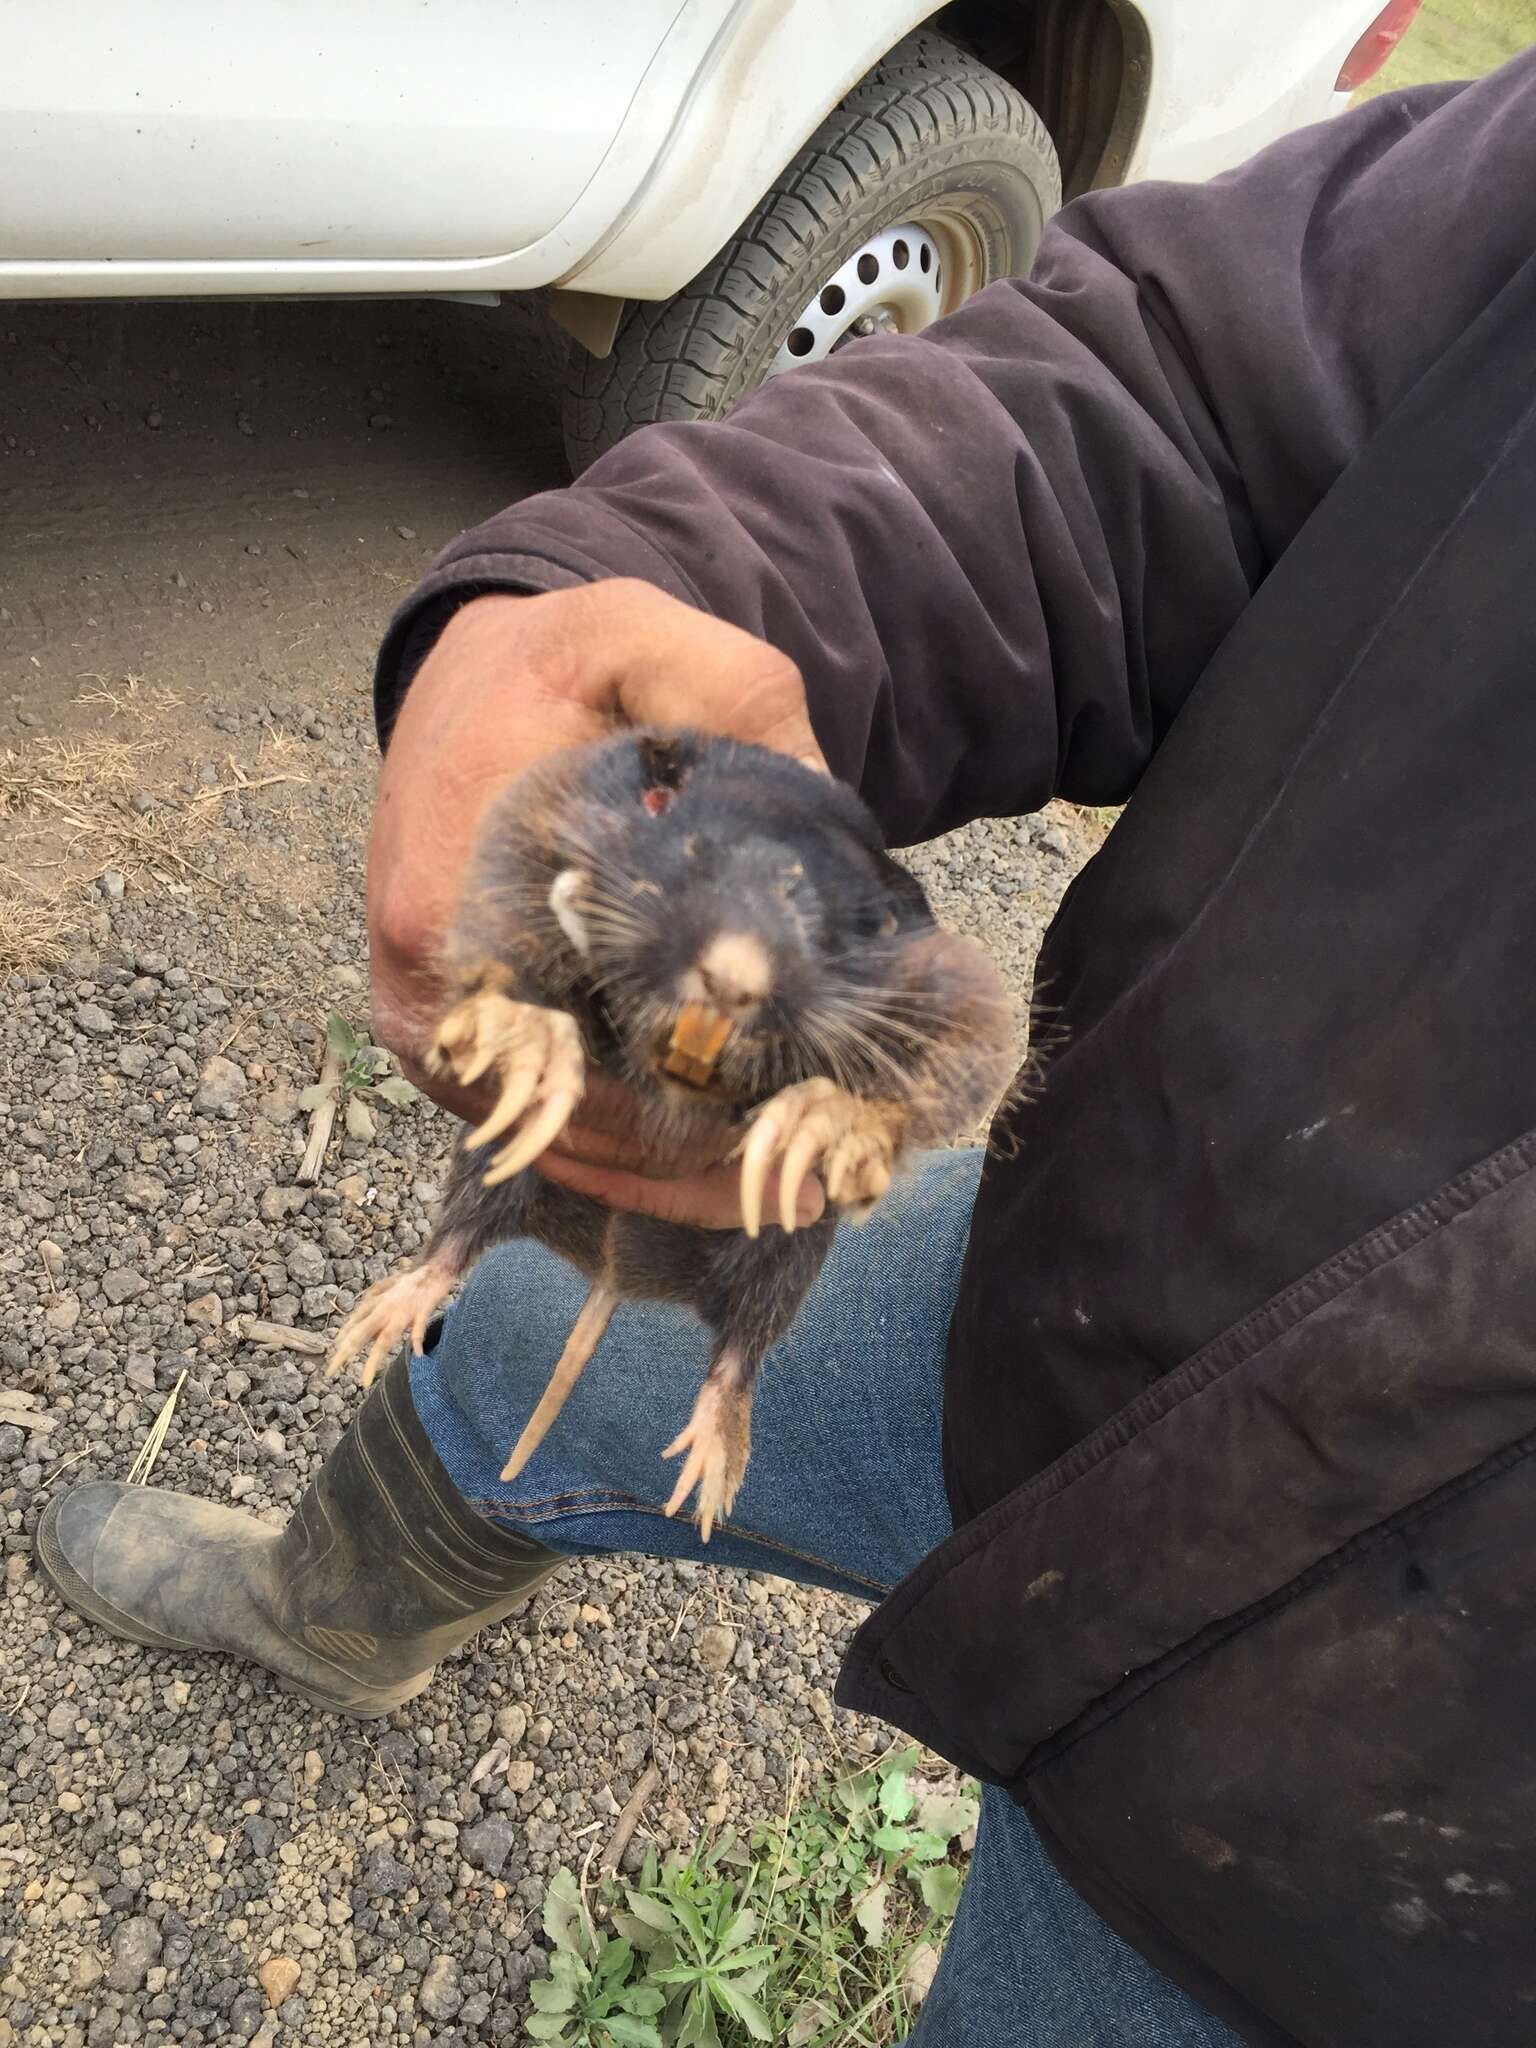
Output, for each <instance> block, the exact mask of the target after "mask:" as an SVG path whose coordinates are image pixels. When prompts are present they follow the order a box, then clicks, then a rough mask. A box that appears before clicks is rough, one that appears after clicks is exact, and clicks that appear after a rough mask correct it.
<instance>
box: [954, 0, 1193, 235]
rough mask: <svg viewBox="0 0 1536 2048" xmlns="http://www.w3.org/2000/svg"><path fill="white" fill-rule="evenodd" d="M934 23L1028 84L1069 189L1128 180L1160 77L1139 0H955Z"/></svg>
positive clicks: (1065, 191) (1016, 81) (1069, 195)
mask: <svg viewBox="0 0 1536 2048" xmlns="http://www.w3.org/2000/svg"><path fill="white" fill-rule="evenodd" d="M931 25H932V26H933V27H935V28H939V29H942V30H943V31H944V33H945V34H946V35H948V36H952V37H953V38H954V40H955V41H956V42H957V43H963V44H964V45H965V46H966V47H967V48H968V49H970V50H972V51H973V52H974V53H975V55H976V56H978V57H979V58H980V59H981V60H982V62H983V63H984V64H989V65H990V66H991V67H992V69H993V70H994V71H996V72H999V73H1000V74H1001V75H1002V76H1003V77H1004V78H1006V79H1007V81H1008V83H1009V84H1010V85H1012V86H1016V87H1017V88H1018V90H1019V91H1020V92H1021V93H1023V95H1024V97H1025V98H1026V99H1027V100H1028V101H1029V103H1030V105H1031V106H1032V107H1033V108H1034V109H1035V112H1036V113H1037V114H1038V115H1039V116H1040V118H1041V120H1042V121H1044V123H1045V125H1046V127H1047V128H1048V129H1049V130H1050V135H1051V140H1052V141H1053V142H1054V143H1055V145H1056V154H1057V156H1058V157H1059V158H1060V160H1061V190H1062V197H1063V198H1064V199H1075V198H1076V197H1077V195H1078V193H1080V192H1088V191H1091V190H1093V189H1094V188H1095V187H1096V186H1100V185H1118V184H1120V183H1121V181H1122V180H1123V179H1124V177H1125V173H1126V167H1127V166H1128V164H1129V163H1130V160H1131V152H1132V150H1133V149H1134V148H1135V145H1136V137H1137V135H1138V134H1139V133H1140V130H1141V123H1142V118H1143V115H1144V114H1145V112H1146V105H1147V94H1148V92H1149V90H1150V89H1151V82H1152V42H1151V37H1150V36H1149V34H1148V32H1147V26H1146V23H1145V22H1144V21H1143V20H1142V18H1141V16H1140V14H1138V13H1137V11H1136V9H1135V8H1134V7H1133V6H1132V5H1131V4H1130V0H951V4H950V5H949V6H947V7H945V8H943V9H941V10H940V12H939V13H937V14H936V15H934V16H933V17H932V19H931Z"/></svg>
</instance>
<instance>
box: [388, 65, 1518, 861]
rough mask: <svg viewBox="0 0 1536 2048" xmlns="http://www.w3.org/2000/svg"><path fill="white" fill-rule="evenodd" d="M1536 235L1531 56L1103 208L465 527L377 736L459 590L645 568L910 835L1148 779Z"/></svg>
mask: <svg viewBox="0 0 1536 2048" xmlns="http://www.w3.org/2000/svg"><path fill="white" fill-rule="evenodd" d="M1533 241H1536V53H1531V54H1528V55H1527V56H1526V57H1524V58H1522V59H1518V60H1516V62H1515V63H1513V64H1511V65H1509V66H1506V67H1505V69H1504V70H1503V71H1502V72H1501V73H1498V74H1496V75H1495V77H1494V78H1492V79H1491V80H1487V81H1484V82H1482V83H1481V84H1478V85H1474V86H1467V87H1438V88H1431V89H1427V90H1425V91H1421V92H1415V93H1412V94H1407V95H1400V96H1395V97H1391V98H1388V99H1383V100H1379V101H1377V102H1375V103H1373V104H1372V105H1371V106H1370V107H1368V108H1365V109H1363V110H1361V111H1359V112H1356V113H1354V114H1351V115H1347V116H1345V117H1343V118H1341V119H1339V120H1337V121H1334V122H1330V123H1325V124H1323V125H1322V126H1321V127H1318V128H1314V129H1311V130H1308V131H1306V132H1305V133H1302V134H1299V135H1296V136H1293V137H1290V138H1288V139H1287V140H1285V141H1284V142H1282V143H1280V144H1278V145H1276V146H1275V147H1273V148H1271V149H1269V150H1268V151H1266V152H1265V153H1264V154H1263V155H1261V156H1260V157H1258V158H1256V159H1255V160H1254V162H1253V163H1251V164H1250V165H1248V166H1246V167H1245V168H1244V169H1242V170H1240V171H1238V172H1236V173H1233V174H1231V175H1229V176H1228V177H1226V178H1223V179H1219V180H1217V181H1215V182H1214V183H1212V184H1209V185H1205V186H1173V185H1161V186H1158V185H1143V186H1136V187H1131V188H1129V189H1127V190H1125V191H1121V192H1113V193H1105V194H1100V195H1096V196H1093V197H1090V198H1088V199H1086V200H1083V201H1080V202H1078V203H1077V204H1076V205H1075V206H1073V207H1071V208H1069V209H1068V211H1067V213H1066V214H1065V215H1064V216H1063V217H1062V219H1061V221H1060V222H1059V223H1058V224H1056V225H1055V226H1053V227H1052V228H1051V229H1050V230H1049V232H1048V233H1047V236H1046V240H1045V244H1044V246H1043V248H1042V251H1041V255H1040V259H1039V262H1038V264H1037V266H1036V269H1035V272H1034V274H1033V277H1032V279H1031V280H1030V281H1029V282H1028V283H1022V284H1005V285H999V286H995V287H993V288H992V289H991V290H989V291H987V292H985V293H983V294H982V295H981V296H980V297H979V298H978V299H976V300H974V301H973V302H972V303H971V304H970V305H969V306H967V307H966V308H964V309H963V310H962V311H961V312H960V313H958V314H957V315H956V316H954V318H952V319H951V320H949V321H948V322H946V323H944V324H943V325H942V326H941V327H939V328H938V329H936V330H934V331H933V332H932V333H931V334H929V335H927V336H924V337H921V338H919V339H915V340H887V341H882V340H872V341H869V342H866V343H862V344H860V345H859V346H857V347H856V348H854V349H852V350H850V351H849V352H848V353H847V354H846V355H843V356H840V357H838V358H836V359H834V360H832V361H831V362H828V363H826V364H824V365H819V366H816V367H814V368H807V369H802V370H798V371H796V372H795V373H794V374H793V376H792V377H790V378H788V379H784V380H781V381H779V382H778V383H776V384H774V385H771V386H770V387H768V389H767V390H765V391H763V392H762V393H760V394H758V395H757V396H755V397H753V398H751V399H749V400H748V401H746V402H745V403H744V404H743V405H741V406H740V407H739V408H738V409H737V411H736V412H735V413H734V414H733V415H732V416H731V418H730V419H729V420H728V421H725V422H723V423H720V424H716V425H711V426H708V427H697V426H683V427H675V428H654V429H649V430H647V431H645V432H643V433H641V434H639V435H636V436H635V437H634V438H632V439H631V440H629V441H627V442H625V443H623V444H622V445H621V446H620V447H619V448H618V449H616V450H615V451H614V452H613V453H612V454H610V455H609V456H607V457H606V458H605V459H604V460H603V461H601V462H600V463H598V464H597V465H596V466H595V467H594V468H593V469H592V470H591V471H590V472H589V473H588V475H587V477H586V478H584V479H583V480H582V481H581V482H580V483H579V484H577V485H576V486H574V487H572V488H570V489H568V490H564V491H555V492H549V493H546V494H544V495H542V496H539V497H536V498H532V499H529V500H527V501H525V502H524V503H523V504H521V505H518V506H515V507H513V508H512V509H511V510H509V511H507V512H504V513H502V514H500V515H499V516H498V517H497V518H495V519H492V520H491V521H489V522H488V523H487V524H486V525H484V526H482V527H480V528H478V529H477V530H475V531H473V532H471V533H469V534H467V535H465V536H464V537H462V538H461V539H460V540H459V541H457V542H455V543H454V545H453V546H452V547H451V548H449V549H448V551H447V552H446V554H445V555H444V556H443V557H442V558H441V559H440V561H439V563H438V564H437V565H436V567H435V568H434V569H433V571H432V572H431V574H430V575H429V576H428V578H427V579H426V581H425V582H424V584H423V585H422V586H421V588H420V589H419V590H418V592H417V593H416V594H415V596H414V597H413V598H412V599H411V600H410V601H409V603H408V604H407V605H406V606H405V607H404V609H403V610H402V612H401V613H400V615H399V616H398V617H397V619H396V621H395V623H394V625H393V627H392V628H391V631H390V635H389V638H388V640H387V641H386V643H385V647H384V650H383V653H382V656H381V660H380V666H379V704H380V712H381V726H382V727H383V728H384V729H386V730H387V728H388V726H389V724H390V722H391V720H392V718H393V715H394V709H395V706H396V705H397V703H398V700H399V697H400V695H401V692H402V690H403V689H404V688H405V687H406V686H407V684H408V683H409V681H410V678H411V676H412V675H413V674H414V672H415V670H416V668H417V666H418V665H419V663H420V662H421V659H422V657H423V654H424V653H425V651H426V650H427V648H428V647H430V646H431V645H432V644H433V642H434V640H435V636H436V634H437V632H438V630H439V629H440V627H441V624H442V622H443V620H444V618H445V617H446V616H447V615H448V614H449V613H450V612H451V610H452V609H453V608H454V606H456V605H457V604H458V603H460V602H462V600H463V598H464V597H465V596H467V595H469V594H471V593H473V592H475V591H486V590H511V591H525V592H526V591H548V590H558V589H561V588H563V587H567V586H571V585H578V584H584V583H590V582H595V581H597V580H599V579H603V578H607V577H614V576H622V577H635V578H640V579H642V580H644V581H646V582H648V583H651V584H653V585H655V586H658V587H659V588H660V589H661V590H662V591H665V592H669V593H670V594H671V595H672V596H674V597H676V598H679V599H682V600H683V601H684V602H685V603H686V604H688V605H690V606H693V607H696V608H698V609H700V610H702V611H704V612H707V613H710V614H713V615H714V617H715V618H716V619H719V620H723V621H729V622H731V623H733V624H735V625H737V626H739V627H743V628H745V629H746V630H747V631H748V632H749V633H752V634H754V635H758V636H760V637H761V638H762V639H765V640H766V641H768V642H769V643H770V644H771V645H772V646H773V647H775V648H777V649H779V650H781V651H782V652H783V653H785V654H787V655H788V656H790V657H791V659H792V660H793V661H794V662H796V663H797V664H798V666H799V668H800V670H801V672H802V674H803V676H804V678H805V683H806V688H807V691H808V695H809V704H810V712H811V717H812V722H813V724H814V727H815V730H816V734H817V737H818V738H819V740H820V742H821V745H822V748H823V749H824V751H825V753H826V755H827V757H828V759H829V760H830V762H831V764H832V766H833V767H834V769H835V770H836V771H837V772H838V773H840V774H842V775H844V776H845V777H847V778H848V779H849V780H851V781H853V782H855V783H856V784H857V785H858V786H859V787H860V788H861V789H862V790H863V793H864V794H865V796H866V797H867V798H868V799H869V801H870V802H871V803H872V804H873V806H874V808H875V809H876V810H877V812H878V813H879V814H880V816H881V818H882V822H883V823H884V825H885V827H886V829H887V831H888V833H889V834H890V836H891V837H892V838H893V840H896V841H898V842H901V841H910V840H914V839H917V838H921V837H923V836H925V835H928V834H930V833H933V832H935V831H938V830H941V829H944V828H945V827H947V826H950V825H953V824H955V823H958V822H959V821H961V820H963V819H965V818H967V817H971V816H976V815H982V814H997V813H1004V814H1006V813H1010V812H1018V811H1023V810H1029V809H1032V808H1035V807H1037V806H1038V805H1040V804H1041V803H1043V802H1045V801H1046V800H1047V799H1048V798H1049V797H1050V796H1051V795H1053V794H1055V793H1058V792H1059V793H1063V794H1066V795H1068V796H1071V797H1074V798H1076V799H1078V800H1081V801H1085V802H1098V803H1102V802H1110V801H1115V800H1118V799H1120V798H1123V797H1124V796H1125V795H1126V794H1127V793H1128V792H1129V790H1130V789H1131V788H1132V787H1133V786H1134V784H1135V781H1136V779H1137V777H1138V776H1139V774H1140V773H1141V771H1142V769H1143V768H1144V767H1145V765H1146V763H1147V760H1148V759H1149V757H1150V754H1151V752H1152V750H1153V748H1154V747H1155V745H1156V743H1157V740H1158V738H1159V736H1160V734H1161V732H1162V731H1163V730H1164V729H1165V728H1166V726H1167V724H1168V722H1169V720H1170V719H1171V718H1172V717H1173V716H1174V714H1175V713H1176V712H1177V710H1178V708H1179V705H1180V704H1181V703H1182V701H1183V699H1184V697H1185V695H1186V694H1187V692H1188V691H1189V689H1190V688H1191V687H1192V685H1193V684H1194V682H1195V680H1196V679H1197V678H1198V676H1199V674H1200V672H1201V669H1202V668H1203V666H1204V664H1205V663H1206V661H1207V660H1208V658H1209V656H1210V654H1211V653H1212V651H1213V649H1214V648H1215V647H1216V645H1217V643H1218V642H1219V641H1220V639H1221V638H1222V636H1223V635H1224V633H1225V632H1226V631H1227V629H1228V627H1229V626H1230V625H1231V623H1232V621H1233V619H1234V618H1235V617H1236V615H1237V613H1238V612H1239V611H1240V610H1241V608H1242V606H1243V605H1244V603H1245V602H1246V601H1247V598H1248V596H1249V595H1250V593H1251V591H1252V589H1253V587H1254V586H1255V585H1256V584H1257V582H1258V581H1259V580H1260V579H1261V578H1262V576H1263V575H1264V572H1265V570H1266V568H1267V567H1268V565H1269V564H1270V563H1271V562H1272V561H1273V560H1274V559H1275V558H1276V556H1277V555H1278V554H1279V553H1280V552H1281V550H1282V549H1283V548H1284V547H1285V546H1286V544H1287V543H1288V542H1289V540H1290V539H1291V538H1292V536H1293V535H1294V534H1295V532H1296V531H1297V529H1298V527H1299V526H1300V525H1301V523H1302V522H1303V521H1304V520H1305V518H1306V517H1307V515H1308V513H1309V512H1310V511H1311V509H1312V508H1313V506H1314V505H1315V504H1316V503H1317V502H1318V500H1319V499H1320V497H1321V496H1322V495H1323V493H1324V492H1325V491H1326V490H1327V489H1328V486H1329V485H1330V483H1331V482H1332V481H1333V479H1334V478H1335V477H1336V476H1337V475H1338V474H1339V472H1340V470H1341V469H1342V468H1343V467H1344V466H1345V465H1346V464H1347V463H1348V462H1349V460H1350V459H1351V457H1352V456H1353V455H1354V453H1355V452H1356V451H1357V450H1358V449H1359V448H1360V447H1361V446H1362V445H1363V443H1364V442H1365V440H1366V439H1367V438H1368V437H1369V435H1370V434H1371V432H1372V431H1373V429H1374V428H1375V426H1376V425H1377V423H1378V422H1379V421H1380V420H1381V419H1382V418H1383V417H1384V415H1385V414H1386V413H1387V412H1388V411H1389V410H1390V409H1391V407H1392V406H1393V404H1394V403H1395V402H1396V401H1397V400H1398V399H1399V398H1400V397H1401V396H1402V395H1403V394H1404V393H1405V392H1406V391H1407V390H1408V389H1409V388H1410V387H1411V386H1412V384H1413V383H1414V381H1415V380H1416V379H1417V378H1418V376H1419V375H1420V374H1421V373H1422V372H1423V371H1424V370H1425V369H1426V368H1427V367H1428V366H1429V364H1430V363H1432V362H1433V361H1434V360H1435V359H1436V358H1437V357H1438V356H1439V355H1440V354H1441V352H1442V351H1443V350H1444V349H1445V348H1446V347H1447V346H1448V345H1449V344H1450V343H1451V342H1452V341H1453V340H1454V339H1455V338H1456V336H1457V335H1459V334H1460V333H1461V332H1462V331H1463V330H1464V329H1465V328H1466V327H1467V326H1468V325H1469V324H1470V323H1471V322H1472V321H1473V320H1475V319H1476V317H1477V316H1478V314H1479V312H1480V311H1481V310H1482V309H1483V307H1484V306H1486V305H1487V304H1488V303H1489V301H1490V300H1491V299H1492V298H1493V297H1494V296H1495V295H1496V294H1497V292H1498V291H1499V289H1500V288H1501V286H1502V284H1503V283H1504V282H1505V280H1506V279H1507V277H1508V276H1509V274H1510V273H1511V271H1512V270H1513V268H1514V267H1515V265H1516V264H1517V263H1518V262H1519V261H1521V260H1522V259H1523V257H1524V256H1525V255H1526V253H1527V252H1528V250H1529V249H1530V247H1531V245H1532V243H1533ZM685 681H686V679H685V678H683V677H679V682H680V684H681V683H683V682H685ZM505 687H515V685H513V684H510V683H509V684H506V685H505Z"/></svg>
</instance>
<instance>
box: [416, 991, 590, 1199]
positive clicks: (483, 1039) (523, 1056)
mask: <svg viewBox="0 0 1536 2048" xmlns="http://www.w3.org/2000/svg"><path fill="white" fill-rule="evenodd" d="M428 1060H429V1062H430V1064H431V1066H432V1068H433V1071H434V1072H436V1073H439V1074H449V1075H451V1076H452V1077H453V1079H454V1080H456V1081H457V1082H458V1083H459V1085H460V1086H461V1087H465V1088H468V1087H472V1086H473V1084H474V1083H475V1082H476V1081H478V1080H481V1079H482V1078H483V1077H484V1076H485V1075H486V1074H488V1073H491V1072H493V1071H494V1072H495V1074H496V1077H497V1079H498V1081H499V1082H500V1084H501V1093H500V1095H499V1096H498V1097H497V1099H496V1102H495V1105H494V1106H493V1108H492V1110H491V1112H490V1115H489V1116H487V1117H486V1119H485V1121H484V1122H483V1123H481V1124H479V1125H477V1126H476V1128H475V1129H474V1130H472V1131H471V1132H470V1133H469V1135H468V1136H467V1137H466V1138H465V1140H464V1145H465V1148H466V1150H469V1151H474V1150H476V1149H477V1148H478V1147H480V1146H482V1145H489V1144H491V1143H492V1142H493V1141H494V1140H495V1139H497V1138H501V1137H504V1136H505V1135H506V1134H507V1133H508V1132H509V1131H511V1132H512V1133H513V1135H512V1137H511V1139H510V1141H509V1142H508V1143H507V1144H505V1145H503V1146H502V1148H501V1150H500V1151H499V1152H498V1153H497V1154H496V1155H495V1157H494V1158H493V1159H492V1161H491V1164H490V1167H489V1170H488V1171H487V1172H486V1174H485V1185H486V1186H487V1187H488V1188H491V1187H495V1186H496V1185H497V1183H498V1182H500V1181H504V1180H510V1179H511V1178H512V1176H513V1174H515V1173H521V1172H522V1171H523V1169H524V1167H526V1166H531V1165H532V1164H533V1162H534V1160H535V1159H537V1158H538V1156H539V1154H540V1153H541V1152H543V1151H545V1150H546V1149H547V1148H548V1147H549V1146H550V1145H552V1144H553V1143H554V1141H555V1139H556V1138H558V1137H559V1135H560V1133H561V1132H562V1131H563V1130H564V1129H565V1127H566V1125H567V1124H568V1123H569V1122H570V1120H571V1117H572V1115H573V1113H574V1112H575V1109H576V1106H577V1104H578V1103H579V1102H580V1101H581V1097H582V1092H583V1090H584V1088H585V1086H586V1055H585V1053H584V1052H583V1051H582V1044H581V1033H580V1032H579V1031H578V1030H577V1028H576V1021H575V1019H574V1018H572V1017H568V1016H567V1015H566V1014H565V1012H564V1011H563V1010H543V1009H540V1008H539V1007H538V1005H537V1004H535V1003H516V1002H513V1000H512V999H511V997H510V996H504V995H502V994H501V993H500V992H499V991H497V990H495V989H488V988H486V989H480V990H478V991H477V992H476V993H475V994H474V995H472V996H466V997H465V998H464V1000H463V1002H461V1003H459V1004H457V1005H456V1006H455V1007H454V1008H453V1009H452V1010H450V1011H449V1013H448V1015H447V1016H446V1017H445V1018H444V1019H443V1021H442V1023H441V1024H440V1025H439V1026H438V1028H437V1035H436V1037H435V1038H434V1039H433V1041H432V1046H431V1050H430V1052H429V1054H428Z"/></svg>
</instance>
